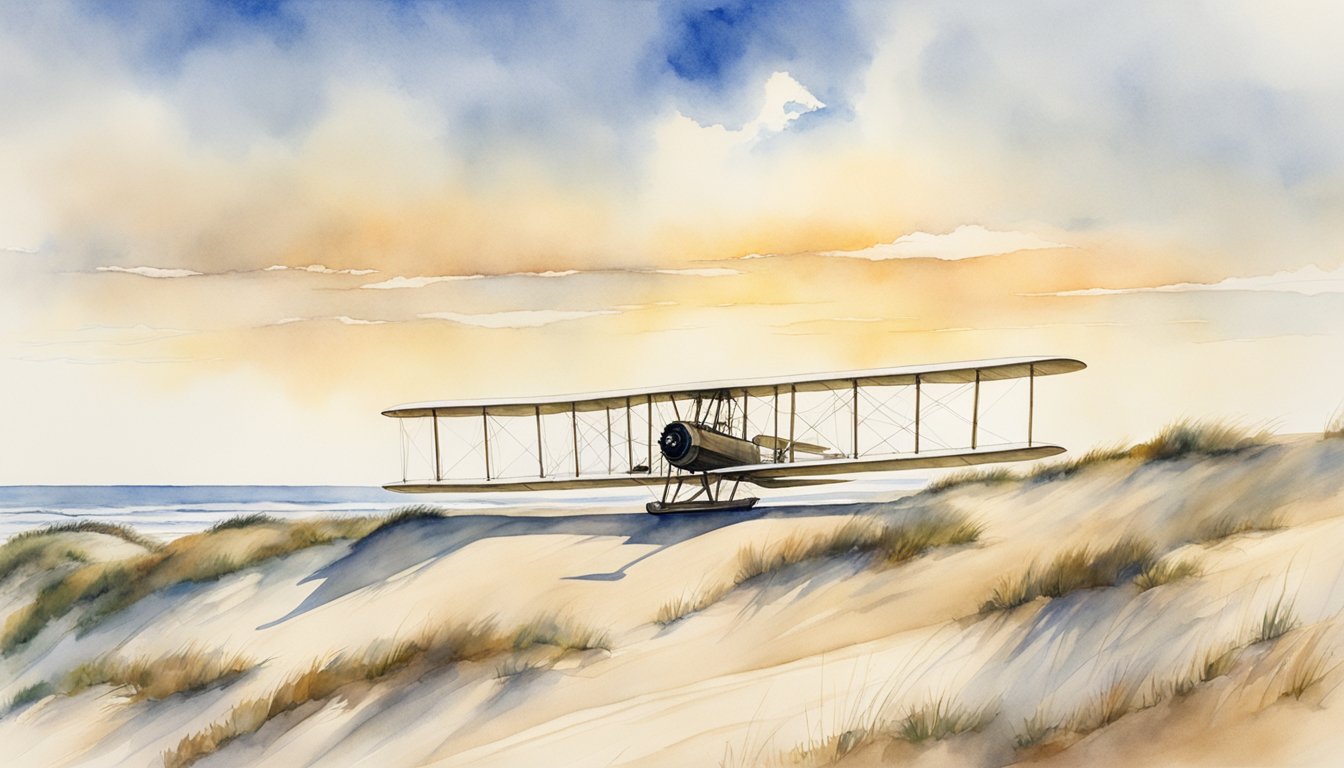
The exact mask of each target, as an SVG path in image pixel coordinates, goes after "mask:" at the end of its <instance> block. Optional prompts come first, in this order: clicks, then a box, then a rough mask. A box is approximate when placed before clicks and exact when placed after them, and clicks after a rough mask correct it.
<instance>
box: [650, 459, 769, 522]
mask: <svg viewBox="0 0 1344 768" xmlns="http://www.w3.org/2000/svg"><path fill="white" fill-rule="evenodd" d="M686 477H687V475H685V474H683V473H682V472H681V470H676V475H675V483H674V482H673V478H674V476H673V474H672V472H670V471H669V472H668V475H667V482H666V483H664V484H663V498H662V499H660V500H659V501H650V502H649V503H648V504H645V505H644V509H645V510H647V511H648V513H649V514H651V515H665V514H669V513H672V512H742V511H745V510H748V509H751V508H752V507H754V506H756V502H758V501H760V499H757V498H755V497H751V496H746V497H743V498H740V499H739V498H737V486H738V485H740V484H741V482H742V480H741V478H736V479H734V480H733V487H732V488H731V489H730V490H729V492H728V498H724V497H723V494H722V492H721V491H720V488H719V486H720V485H722V483H723V477H721V476H717V475H716V476H715V477H714V479H713V480H711V479H710V477H709V475H708V474H707V473H704V472H701V473H700V483H699V488H697V489H696V490H695V492H694V493H692V494H690V495H689V496H687V497H686V498H681V494H682V490H683V488H684V487H685V484H686ZM701 496H703V497H704V498H701Z"/></svg>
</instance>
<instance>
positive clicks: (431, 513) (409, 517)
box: [365, 504, 447, 536]
mask: <svg viewBox="0 0 1344 768" xmlns="http://www.w3.org/2000/svg"><path fill="white" fill-rule="evenodd" d="M446 515H447V512H446V511H444V509H443V508H442V507H436V506H434V505H432V504H408V505H406V506H404V507H397V508H396V509H394V510H392V512H391V514H389V515H387V516H386V517H384V518H383V519H382V520H381V521H379V523H378V525H376V526H374V528H373V529H372V530H370V531H369V532H368V533H367V534H365V535H366V536H372V535H373V534H375V533H378V532H379V531H385V530H387V529H389V528H395V527H396V526H398V525H402V524H404V523H409V522H412V521H415V520H438V519H440V518H442V517H445V516H446Z"/></svg>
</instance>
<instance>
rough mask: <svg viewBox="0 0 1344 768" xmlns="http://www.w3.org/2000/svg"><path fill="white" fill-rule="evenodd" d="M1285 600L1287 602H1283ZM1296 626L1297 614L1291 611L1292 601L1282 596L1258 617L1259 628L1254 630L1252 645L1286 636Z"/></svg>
mask: <svg viewBox="0 0 1344 768" xmlns="http://www.w3.org/2000/svg"><path fill="white" fill-rule="evenodd" d="M1285 600H1287V602H1285ZM1297 625H1298V620H1297V614H1296V613H1295V612H1294V611H1293V601H1292V600H1291V599H1287V598H1286V597H1285V596H1284V595H1283V594H1280V595H1279V599H1278V600H1275V601H1274V604H1273V605H1271V606H1269V607H1268V608H1266V609H1265V613H1264V615H1263V616H1261V617H1260V626H1259V627H1258V628H1257V629H1256V630H1255V633H1254V637H1253V639H1252V640H1251V642H1252V643H1263V642H1265V641H1267V640H1273V639H1275V638H1278V637H1282V636H1283V635H1285V634H1287V633H1288V631H1289V630H1291V629H1294V628H1295V627H1297Z"/></svg>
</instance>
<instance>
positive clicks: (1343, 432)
mask: <svg viewBox="0 0 1344 768" xmlns="http://www.w3.org/2000/svg"><path fill="white" fill-rule="evenodd" d="M1321 436H1322V437H1323V438H1325V439H1326V440H1334V439H1336V438H1340V437H1344V405H1341V406H1340V407H1339V408H1336V409H1335V412H1334V413H1333V414H1331V415H1330V419H1329V420H1328V421H1326V422H1325V429H1324V430H1323V431H1322V433H1321Z"/></svg>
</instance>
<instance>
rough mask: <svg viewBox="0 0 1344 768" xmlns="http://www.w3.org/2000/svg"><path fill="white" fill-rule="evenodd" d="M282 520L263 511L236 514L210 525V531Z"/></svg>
mask: <svg viewBox="0 0 1344 768" xmlns="http://www.w3.org/2000/svg"><path fill="white" fill-rule="evenodd" d="M279 522H280V521H279V520H277V519H275V518H274V517H271V516H270V515H267V514H263V513H261V512H253V513H252V514H250V515H235V516H233V517H230V518H229V519H227V520H220V521H219V522H218V523H215V524H214V525H212V526H210V528H209V529H208V531H207V532H208V533H216V532H218V531H227V530H232V529H236V528H251V527H252V526H254V525H274V524H277V523H279Z"/></svg>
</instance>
